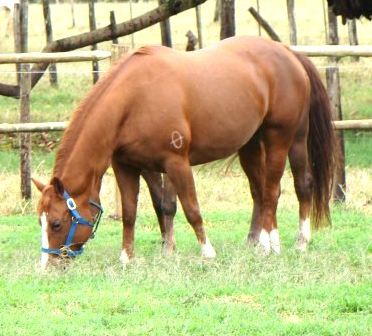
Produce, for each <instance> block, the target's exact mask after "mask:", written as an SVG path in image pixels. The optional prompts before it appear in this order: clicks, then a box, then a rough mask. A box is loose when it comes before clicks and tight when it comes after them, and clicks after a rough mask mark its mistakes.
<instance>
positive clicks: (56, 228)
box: [52, 220, 62, 231]
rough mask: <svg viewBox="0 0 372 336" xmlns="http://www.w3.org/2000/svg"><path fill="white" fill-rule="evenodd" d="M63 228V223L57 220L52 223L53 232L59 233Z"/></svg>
mask: <svg viewBox="0 0 372 336" xmlns="http://www.w3.org/2000/svg"><path fill="white" fill-rule="evenodd" d="M61 227H62V224H61V221H59V220H56V221H54V222H53V223H52V230H53V231H59V230H60V229H61Z"/></svg>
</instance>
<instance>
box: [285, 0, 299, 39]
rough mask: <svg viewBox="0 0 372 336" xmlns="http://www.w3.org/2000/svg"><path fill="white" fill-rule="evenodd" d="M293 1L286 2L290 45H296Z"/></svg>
mask: <svg viewBox="0 0 372 336" xmlns="http://www.w3.org/2000/svg"><path fill="white" fill-rule="evenodd" d="M294 5H295V4H294V0H287V12H288V23H289V41H290V43H291V44H292V45H296V44H297V29H296V17H295V10H294Z"/></svg>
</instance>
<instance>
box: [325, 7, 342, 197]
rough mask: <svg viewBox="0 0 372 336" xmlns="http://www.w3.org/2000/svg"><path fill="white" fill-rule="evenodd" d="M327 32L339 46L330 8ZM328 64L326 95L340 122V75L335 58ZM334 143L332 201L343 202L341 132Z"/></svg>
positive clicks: (329, 41) (330, 42)
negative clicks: (334, 160)
mask: <svg viewBox="0 0 372 336" xmlns="http://www.w3.org/2000/svg"><path fill="white" fill-rule="evenodd" d="M328 31H329V34H328V43H329V44H339V38H338V31H337V18H336V15H335V14H334V13H333V11H332V9H331V8H330V7H328ZM330 62H332V63H333V64H334V65H332V66H329V67H327V69H326V79H327V90H328V95H329V98H330V101H331V106H332V111H333V119H334V120H342V108H341V91H340V73H339V69H338V66H337V62H338V59H337V57H330ZM336 141H337V147H338V152H339V153H338V154H339V155H338V158H337V163H336V171H335V173H334V190H333V199H334V200H335V201H338V202H343V201H345V198H346V194H345V190H346V175H345V143H344V138H343V134H342V132H337V133H336Z"/></svg>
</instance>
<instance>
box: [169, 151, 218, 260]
mask: <svg viewBox="0 0 372 336" xmlns="http://www.w3.org/2000/svg"><path fill="white" fill-rule="evenodd" d="M165 171H166V173H167V175H168V177H169V179H170V181H171V182H172V184H173V186H174V189H175V191H176V192H177V195H178V198H179V200H180V202H181V205H182V208H183V211H184V213H185V216H186V218H187V220H188V222H189V223H190V224H191V226H192V228H193V229H194V232H195V235H196V237H197V239H198V242H199V244H200V245H201V252H202V257H204V258H214V257H215V256H216V252H215V250H214V248H213V246H212V244H211V243H210V241H209V239H208V237H207V235H206V234H205V230H204V226H203V219H202V217H201V215H200V209H199V204H198V200H197V196H196V190H195V183H194V178H193V175H192V170H191V167H190V165H189V160H188V158H187V157H183V156H178V155H172V156H171V157H169V158H168V159H167V160H166V162H165Z"/></svg>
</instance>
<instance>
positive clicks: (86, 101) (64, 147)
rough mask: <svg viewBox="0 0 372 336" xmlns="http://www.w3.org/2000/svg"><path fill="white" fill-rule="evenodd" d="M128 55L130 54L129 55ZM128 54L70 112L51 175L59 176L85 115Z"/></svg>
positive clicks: (107, 85)
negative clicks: (70, 115)
mask: <svg viewBox="0 0 372 336" xmlns="http://www.w3.org/2000/svg"><path fill="white" fill-rule="evenodd" d="M129 57H130V56H129ZM129 57H128V56H123V57H122V58H121V59H120V60H119V61H118V62H117V63H115V64H114V65H113V66H112V67H111V69H110V70H109V71H108V72H107V73H106V74H105V75H104V76H103V77H101V78H100V80H99V81H98V82H97V83H96V84H95V85H94V86H93V88H92V89H91V90H90V91H89V93H88V94H87V95H86V96H85V98H83V100H82V101H81V102H80V103H79V105H78V106H77V107H76V108H75V110H74V112H73V113H72V117H71V119H70V122H69V125H68V127H67V128H66V130H65V132H64V133H63V137H62V141H61V144H60V146H59V149H58V152H57V156H56V161H55V165H54V169H53V176H55V177H59V174H60V173H61V169H62V168H63V164H64V162H65V160H66V158H68V155H69V153H71V151H72V148H73V147H74V145H75V144H76V140H77V138H78V136H79V134H80V130H81V128H82V127H84V126H82V125H83V124H84V121H85V120H86V117H87V115H88V113H89V111H90V110H91V109H90V107H91V106H93V105H94V104H95V103H96V102H97V100H99V99H100V97H101V96H102V94H104V92H105V91H106V89H107V88H108V87H109V85H110V84H111V82H112V79H113V77H114V76H115V75H116V74H117V73H118V71H120V69H121V68H122V67H123V65H124V64H125V63H126V61H127V60H128V58H129Z"/></svg>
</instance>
